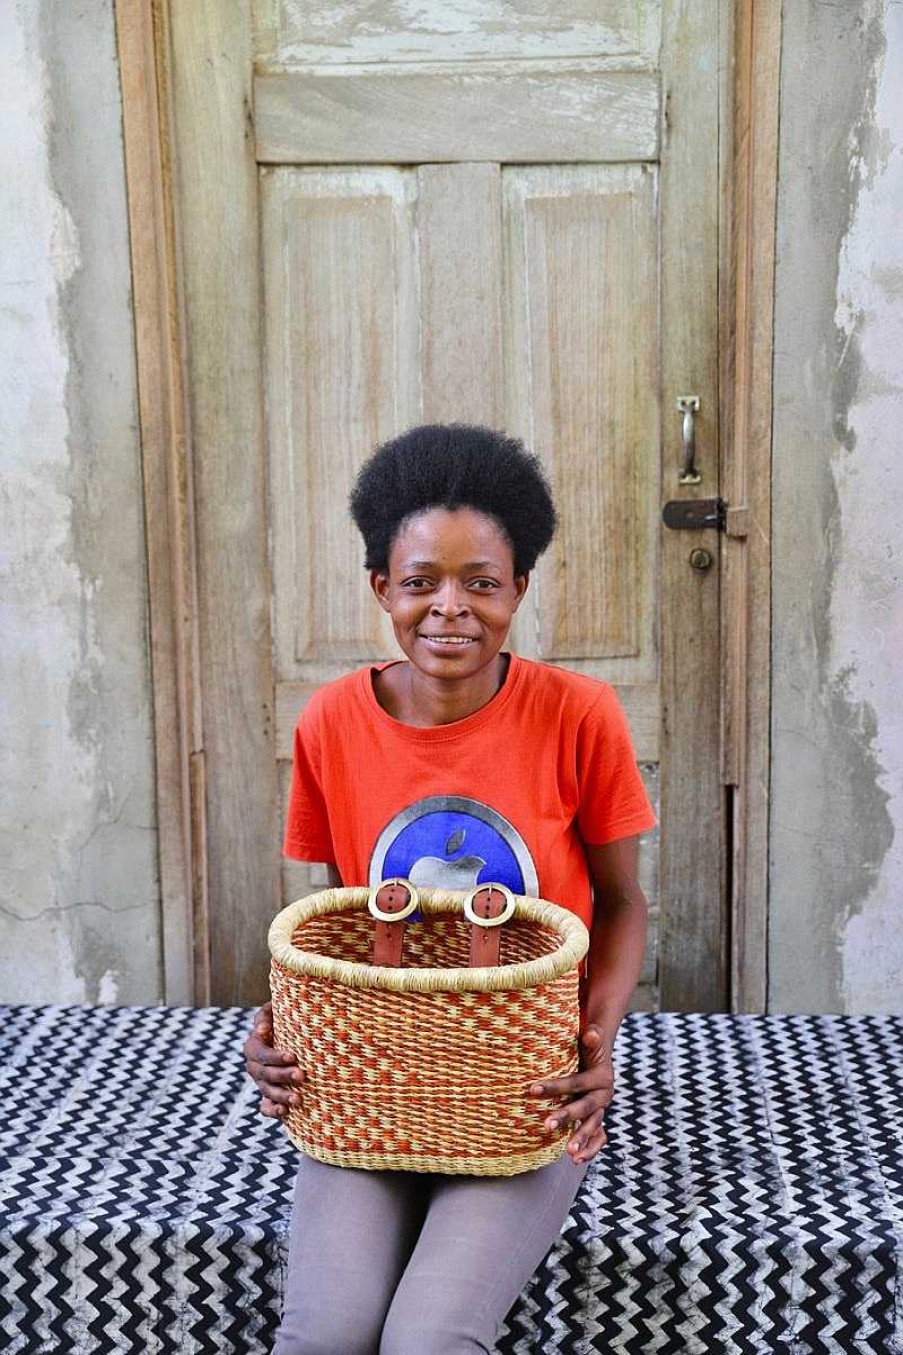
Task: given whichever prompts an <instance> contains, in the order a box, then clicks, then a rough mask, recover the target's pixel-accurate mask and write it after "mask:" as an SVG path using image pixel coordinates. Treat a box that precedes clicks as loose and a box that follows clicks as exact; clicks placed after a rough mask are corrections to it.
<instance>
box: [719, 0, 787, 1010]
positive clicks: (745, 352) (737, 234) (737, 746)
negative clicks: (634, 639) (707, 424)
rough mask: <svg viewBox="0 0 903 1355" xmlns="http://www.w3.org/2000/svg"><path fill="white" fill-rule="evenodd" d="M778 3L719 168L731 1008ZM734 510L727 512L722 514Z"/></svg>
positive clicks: (749, 945)
mask: <svg viewBox="0 0 903 1355" xmlns="http://www.w3.org/2000/svg"><path fill="white" fill-rule="evenodd" d="M780 52H781V4H780V0H735V6H734V33H733V53H734V59H733V68H734V77H733V82H732V106H731V110H730V112H731V116H730V118H729V121H728V126H729V132H730V141H729V145H730V153H729V156H728V158H727V160H726V165H725V183H724V192H725V198H726V207H727V210H726V213H725V221H726V230H725V233H724V241H723V246H724V247H723V252H722V258H723V259H724V262H725V268H724V270H723V272H724V276H725V279H726V286H725V291H724V294H723V295H722V302H721V313H722V323H723V326H724V328H725V334H724V339H725V342H724V344H723V347H724V351H725V352H727V353H728V354H729V363H728V366H727V369H726V371H725V380H724V385H723V391H722V396H723V404H724V417H723V427H724V449H725V450H724V459H723V481H722V483H723V494H724V498H725V499H726V500H727V502H728V504H729V505H730V508H731V509H734V510H736V511H735V517H736V513H738V512H740V510H741V509H742V510H745V512H744V514H743V516H744V528H745V531H744V533H743V534H741V535H731V534H729V535H728V536H727V537H726V538H725V539H724V541H723V543H722V544H723V565H724V572H723V587H722V636H723V645H724V664H723V694H722V778H723V781H724V783H725V785H726V786H728V787H731V788H732V793H731V803H730V805H729V813H730V819H731V822H730V850H731V861H730V880H731V891H730V892H731V899H730V908H731V1006H732V1008H733V1010H735V1011H741V1012H761V1011H764V1010H765V1009H766V1004H767V996H768V991H767V922H768V800H769V796H768V781H769V765H770V749H769V743H770V692H771V671H770V645H771V608H770V596H771V401H772V357H773V339H772V322H773V313H774V253H775V211H776V202H777V165H778V102H779V80H780ZM729 512H730V509H729Z"/></svg>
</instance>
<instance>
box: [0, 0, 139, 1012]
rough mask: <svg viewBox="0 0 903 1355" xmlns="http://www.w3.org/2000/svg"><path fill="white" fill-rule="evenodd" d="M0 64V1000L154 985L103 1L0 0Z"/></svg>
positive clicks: (133, 525) (135, 484) (116, 197)
mask: <svg viewBox="0 0 903 1355" xmlns="http://www.w3.org/2000/svg"><path fill="white" fill-rule="evenodd" d="M0 66H2V72H0V79H2V83H3V89H4V101H3V106H2V110H0V148H2V150H0V153H2V155H3V157H4V164H3V171H2V172H3V180H4V186H5V189H6V201H5V204H4V206H3V207H0V219H2V228H3V232H4V257H3V259H2V260H0V270H3V272H2V273H0V299H2V300H3V301H10V300H11V301H12V302H13V305H12V306H11V307H6V306H4V307H3V308H2V310H0V381H2V382H3V386H2V389H0V415H2V417H3V419H4V422H5V425H6V426H5V427H4V436H3V438H2V439H0V444H2V447H3V452H2V453H0V457H2V459H0V513H2V517H3V523H2V526H0V542H2V545H0V551H2V554H0V573H2V576H3V590H2V592H3V613H2V622H0V624H2V643H0V669H2V671H0V690H2V692H3V697H4V700H6V701H8V702H9V706H8V710H7V711H6V712H5V716H6V718H5V721H4V725H5V730H4V733H5V737H4V749H3V755H2V757H3V761H2V764H0V767H2V775H0V802H2V803H0V810H2V822H3V824H4V826H5V827H8V832H4V838H3V843H2V851H0V1000H6V1001H34V1000H44V1001H64V1002H65V1001H74V1002H81V1001H86V1002H96V1001H102V1000H122V1001H137V1002H142V1001H146V1002H154V1001H157V1000H159V997H160V995H161V988H160V974H159V946H160V940H159V932H160V926H159V902H158V898H157V893H158V887H157V866H156V830H155V826H154V795H153V745H152V729H151V712H150V685H149V663H148V637H147V620H146V609H147V588H146V580H145V577H144V544H143V522H142V512H141V502H142V496H141V480H140V462H139V446H138V438H137V426H136V425H137V402H136V392H135V372H134V336H133V330H132V320H131V311H130V287H129V276H130V275H129V258H128V234H127V226H126V216H125V200H124V180H123V162H122V144H121V125H120V122H121V110H120V106H119V90H118V73H117V63H116V51H115V31H114V17H113V9H112V3H111V0H84V3H81V4H79V5H78V6H68V5H58V4H55V3H51V0H18V3H17V4H15V5H12V6H5V7H2V9H0ZM114 993H115V994H116V997H115V998H113V997H111V995H112V994H114ZM104 995H106V997H105V996H104Z"/></svg>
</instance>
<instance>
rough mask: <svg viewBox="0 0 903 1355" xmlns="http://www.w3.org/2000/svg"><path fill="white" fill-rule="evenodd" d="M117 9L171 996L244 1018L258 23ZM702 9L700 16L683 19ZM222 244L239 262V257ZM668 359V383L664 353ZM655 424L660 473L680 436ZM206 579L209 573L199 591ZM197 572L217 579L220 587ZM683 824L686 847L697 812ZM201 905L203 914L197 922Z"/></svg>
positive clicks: (740, 362) (727, 574)
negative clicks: (220, 359) (214, 359)
mask: <svg viewBox="0 0 903 1355" xmlns="http://www.w3.org/2000/svg"><path fill="white" fill-rule="evenodd" d="M115 8H116V25H117V39H118V46H119V60H120V69H121V82H122V98H123V131H124V143H125V157H126V183H127V196H128V210H129V221H130V230H131V249H132V282H133V298H134V308H135V332H136V348H137V359H138V386H139V409H140V423H141V441H142V458H143V473H144V499H145V521H146V524H147V553H148V570H149V594H150V597H149V614H150V633H151V661H152V680H153V693H154V716H155V719H154V727H155V749H156V769H157V823H158V836H159V854H160V879H161V905H162V923H163V925H162V936H163V970H164V1000H165V1001H166V1002H167V1003H189V1004H190V1003H195V1004H203V1003H206V1002H209V1001H211V1000H212V999H214V1000H216V1001H218V1002H241V1003H247V1002H250V1001H256V1000H257V999H258V998H259V995H260V992H261V991H262V984H263V981H264V978H265V970H264V968H263V964H262V960H261V956H260V951H261V945H260V937H259V935H258V934H257V933H258V932H259V925H258V923H257V920H256V915H255V914H254V913H253V910H251V919H249V918H248V917H247V916H245V915H244V914H243V911H242V908H241V900H242V898H247V897H252V898H258V899H269V900H270V901H271V903H272V911H275V909H276V907H278V906H279V882H278V862H276V861H275V859H274V858H275V853H273V852H272V850H271V849H269V850H268V849H267V847H266V846H262V845H261V844H268V843H269V842H270V840H271V838H272V824H273V823H274V822H275V821H276V815H277V801H278V791H277V784H276V770H275V769H276V758H275V734H274V722H273V710H272V700H273V680H272V668H271V658H270V636H269V623H268V607H269V596H268V588H269V577H268V564H267V558H266V540H265V531H264V527H263V523H264V519H263V516H262V514H261V513H260V512H254V511H248V506H249V505H251V506H252V508H253V506H255V505H262V504H263V502H264V493H265V481H264V422H263V400H262V383H263V374H262V371H261V369H260V353H261V345H260V344H259V343H255V342H254V341H253V339H254V334H255V333H256V332H257V329H258V328H259V319H258V317H259V306H258V298H259V290H260V266H259V264H260V261H259V257H258V249H259V246H258V235H257V223H256V219H254V201H255V193H256V177H257V167H256V163H255V160H254V153H253V97H252V89H251V85H250V79H249V76H250V70H251V62H250V53H251V48H252V43H251V25H252V21H253V20H252V15H251V14H250V13H249V10H248V7H246V8H245V12H244V13H243V14H236V13H235V12H230V13H229V14H228V15H226V14H224V13H223V12H222V11H223V7H222V6H221V5H219V4H218V3H216V0H199V3H198V4H194V5H190V6H171V5H170V3H169V0H116V5H115ZM717 8H718V11H719V13H720V14H723V15H725V16H727V17H728V19H729V23H728V29H727V30H726V31H725V32H724V34H723V41H722V48H721V50H722V61H721V68H720V70H719V73H718V79H719V104H720V116H719V128H718V147H719V180H720V209H719V225H718V237H719V238H718V255H719V278H718V291H719V305H718V312H719V318H718V325H719V345H718V347H719V352H720V353H721V355H722V361H721V363H720V367H719V373H718V382H717V385H718V392H719V404H720V427H721V432H720V444H721V445H720V485H721V493H722V495H723V497H724V498H725V499H726V500H727V501H728V503H729V504H730V505H731V507H732V508H733V509H734V510H735V511H734V512H732V513H731V514H729V530H728V534H726V535H725V536H723V537H722V538H721V539H720V542H719V543H718V546H717V549H719V550H720V552H721V586H720V598H719V603H718V606H719V609H720V637H721V653H720V654H719V655H718V656H717V657H714V658H713V660H712V662H713V663H714V670H713V671H714V673H715V684H714V685H715V690H716V691H717V693H718V696H719V697H720V700H719V705H720V720H721V738H720V746H721V780H722V782H723V784H724V785H725V787H726V788H727V789H726V792H725V796H726V805H725V816H726V822H725V824H724V825H723V829H724V835H725V838H726V842H727V850H726V852H725V854H724V860H723V875H724V880H725V889H726V893H727V899H726V902H725V904H724V905H723V909H724V929H723V930H724V939H723V949H724V952H725V957H724V963H725V971H726V974H725V979H724V981H723V983H722V997H723V988H724V987H725V986H727V987H728V991H729V1004H730V1006H731V1007H732V1009H733V1010H736V1011H764V1010H765V1008H766V1004H767V920H768V852H769V842H768V829H769V819H768V778H769V767H770V755H769V743H770V569H771V560H770V481H771V475H770V464H771V378H772V315H773V293H774V286H773V279H774V238H775V204H776V196H777V128H778V98H779V75H780V30H781V3H780V0H733V3H732V5H731V7H730V10H729V11H728V10H727V8H724V9H722V7H721V6H720V5H718V7H717ZM665 10H666V23H671V24H677V23H681V24H692V22H693V21H694V18H693V16H694V7H693V6H692V5H688V4H687V3H686V0H666V3H665ZM704 10H705V6H698V5H697V6H696V7H695V12H696V14H697V15H698V13H699V12H702V11H704ZM697 21H698V20H697ZM174 26H175V31H174ZM687 50H692V49H691V47H689V46H688V47H687ZM174 51H175V52H176V53H178V56H179V60H178V61H174V60H173V53H174ZM667 80H668V71H667V69H665V68H663V81H664V82H665V98H664V99H663V107H664V110H665V112H664V120H665V130H666V133H667V134H668V135H669V137H671V138H674V137H681V136H683V137H685V138H688V140H687V143H686V144H687V145H689V144H690V143H689V138H692V137H693V135H694V127H693V123H692V115H691V113H690V115H689V116H688V117H685V116H684V113H685V112H687V113H689V110H677V111H678V112H680V114H681V116H680V118H679V119H676V120H675V119H674V113H675V110H674V109H673V108H672V107H671V106H670V101H669V99H668V85H667ZM202 88H203V89H204V90H205V97H204V98H203V99H199V98H198V90H200V89H202ZM185 106H189V107H206V110H207V113H206V115H205V114H203V113H202V114H201V116H200V123H199V125H198V126H196V127H192V128H190V129H186V128H184V127H180V126H177V125H176V122H175V119H174V110H175V109H177V108H179V107H185ZM669 118H670V119H671V120H672V121H673V122H674V125H673V127H668V120H669ZM685 129H686V130H685ZM672 144H673V143H672ZM235 145H242V146H243V147H244V154H243V155H241V156H237V155H235V154H234V150H233V153H231V154H227V153H226V151H227V148H229V147H232V148H234V146H235ZM220 150H222V151H223V153H222V154H220V153H219V152H220ZM212 166H215V169H213V168H211V167H212ZM180 176H181V183H182V185H184V184H185V183H186V182H187V183H190V184H195V183H196V182H197V180H198V179H199V178H201V179H202V180H203V183H204V189H205V197H204V213H205V216H206V217H207V219H208V220H209V219H217V214H219V219H220V220H221V221H222V222H223V230H222V232H221V233H220V236H219V245H220V248H219V251H218V255H217V258H216V259H211V260H210V261H209V267H208V268H206V269H205V270H204V272H203V275H202V278H201V281H200V285H199V284H198V280H197V279H196V278H192V279H191V280H190V281H189V282H188V283H187V284H186V278H185V272H184V268H183V264H182V251H183V249H184V250H185V252H186V253H187V254H188V257H190V258H192V259H196V258H197V257H198V252H199V248H198V239H199V236H198V231H199V230H200V228H201V224H202V223H201V222H200V221H199V219H198V216H199V213H198V210H197V205H196V200H195V202H192V201H188V200H186V196H187V195H186V193H185V191H184V189H183V188H182V189H180V183H179V179H180ZM194 196H195V199H196V195H194ZM665 229H666V230H667V224H666V227H665ZM230 232H231V234H230ZM674 238H675V240H676V239H677V238H679V237H678V235H677V234H676V233H675V236H674ZM230 239H241V240H243V241H245V242H247V241H250V242H252V247H251V248H245V249H244V250H240V251H238V253H237V254H236V255H235V256H232V255H230V254H229V242H230ZM663 243H664V244H665V245H667V243H668V238H667V235H666V237H665V239H664V242H663ZM225 261H228V268H227V270H225V271H224V266H223V265H224V262H225ZM663 267H665V269H667V259H666V258H665V257H664V256H663ZM666 285H667V277H666ZM186 316H187V319H188V321H189V322H190V325H191V331H192V334H193V335H196V334H197V333H198V331H199V327H200V328H201V329H202V330H203V332H204V333H205V334H207V335H215V336H216V339H217V342H218V343H219V344H220V345H221V346H222V347H223V348H224V349H225V351H226V352H227V360H226V362H225V363H218V364H216V365H215V366H214V365H210V362H209V358H210V354H209V352H208V353H205V352H204V351H203V348H204V346H203V344H197V343H195V344H194V346H193V349H192V351H191V352H190V353H189V351H188V349H187V345H186V341H185V336H186V332H187V327H186ZM663 356H664V359H665V365H666V366H665V372H664V373H663V375H664V376H665V378H667V362H668V354H667V353H665V354H664V355H663ZM205 364H206V369H205ZM192 390H194V391H199V390H203V391H204V392H205V398H203V399H199V400H195V401H193V402H192V401H190V400H189V393H190V392H191V391H192ZM663 414H664V418H665V451H664V456H665V458H666V465H667V464H669V460H668V459H669V458H671V457H673V456H674V448H673V432H672V433H671V434H670V435H669V425H668V422H667V411H663ZM669 436H671V438H672V441H671V442H669ZM214 449H215V451H214ZM199 502H200V503H201V504H202V505H203V512H202V513H200V514H199V513H198V511H197V504H198V503H199ZM736 510H740V511H736ZM217 514H219V515H221V518H220V520H221V521H227V522H228V523H229V533H228V540H224V539H223V532H222V531H221V530H217V529H216V517H217ZM199 578H200V579H201V580H207V581H208V587H207V588H206V589H205V590H203V591H202V590H201V589H199V587H198V579H199ZM211 579H218V580H222V581H224V583H225V584H226V586H223V587H219V588H211V587H210V586H209V580H211ZM249 612H250V616H251V620H250V624H249V622H248V615H249ZM233 636H234V637H236V639H235V642H234V643H233V641H232V637H233ZM666 657H667V656H666ZM675 663H679V655H677V656H675ZM675 672H676V667H675V664H671V665H670V666H666V664H665V663H664V662H663V693H662V695H663V702H664V704H665V709H666V711H669V712H670V716H669V717H668V718H666V721H665V731H664V733H665V736H666V738H667V731H668V728H669V725H668V719H669V718H670V720H671V721H672V722H673V721H675V720H676V721H677V722H678V723H679V722H680V721H681V720H682V721H683V722H684V724H683V737H684V738H685V739H687V738H689V737H691V733H690V731H691V727H692V724H693V721H694V720H695V719H696V718H697V715H698V702H699V700H700V699H705V698H704V697H703V698H698V697H697V698H696V700H697V709H694V704H693V700H692V699H691V700H690V701H689V702H687V700H686V693H683V692H681V691H680V690H677V687H676V679H675V678H674V677H673V676H672V677H671V680H670V684H669V685H670V690H669V689H667V688H666V687H665V686H664V684H665V683H666V681H668V675H669V673H670V674H672V675H673V674H674V673H675ZM202 693H203V706H202V699H201V698H202ZM249 750H250V761H251V765H252V766H253V767H254V793H253V795H250V796H248V797H247V800H246V801H243V802H242V804H241V815H240V819H239V818H238V817H237V816H236V814H235V812H234V809H233V812H232V814H231V817H230V813H229V811H228V809H226V810H225V811H223V810H222V806H223V805H224V804H226V803H227V802H228V801H230V800H231V801H232V803H233V805H234V803H235V794H234V786H235V784H236V778H237V777H238V778H241V777H242V775H243V774H244V775H246V774H247V772H246V769H247V765H248V755H249ZM667 756H668V750H667V747H665V748H664V749H663V758H665V759H667ZM681 820H682V825H681V831H682V832H683V833H684V834H686V831H687V829H688V827H692V825H693V813H692V807H691V808H690V809H688V810H684V811H682V814H681ZM721 827H722V825H719V829H720V828H721ZM236 833H239V834H240V837H241V848H240V850H239V852H238V853H237V856H238V858H241V861H240V862H239V864H238V867H237V869H238V872H239V875H240V879H239V880H238V881H236V879H235V878H234V869H235V867H234V863H233V862H232V861H231V860H227V859H226V856H227V853H226V852H225V851H223V850H216V849H214V850H213V851H209V850H208V844H209V842H210V841H211V840H212V841H213V842H214V843H222V842H224V841H226V842H228V841H230V840H231V839H232V837H233V836H234V835H235V834H236ZM719 840H720V832H719ZM255 845H257V846H258V847H259V848H260V849H259V850H257V851H256V852H255ZM249 862H250V863H251V864H250V865H249V864H248V863H249ZM663 868H664V869H665V870H667V872H669V873H670V875H671V876H672V877H674V878H676V877H678V876H679V875H680V874H681V873H684V874H686V873H687V872H688V871H690V870H691V869H692V857H691V853H689V852H688V851H687V850H684V849H683V848H682V847H680V846H677V847H676V848H673V849H672V850H671V855H670V857H669V859H668V861H667V862H665V863H663ZM211 899H214V900H216V901H217V902H216V905H215V906H214V907H213V908H212V909H211V907H210V902H209V901H210V900H211ZM227 899H228V900H230V902H224V900H227ZM672 922H673V923H674V925H673V926H671V927H668V926H665V927H664V928H663V931H662V949H661V951H660V983H661V991H662V994H663V997H664V999H665V1002H666V1004H667V1005H671V1006H684V1007H694V1006H698V1005H707V1006H713V1005H724V1001H723V1000H722V1001H718V1000H716V999H713V997H712V989H711V987H709V988H708V990H707V991H702V990H701V989H700V990H699V991H695V992H694V980H693V972H692V966H690V967H689V969H688V967H687V964H686V954H685V948H684V947H683V946H682V938H681V934H680V932H681V928H680V925H679V922H680V919H679V916H678V917H676V918H672ZM214 928H215V929H216V930H218V931H219V930H221V931H223V932H226V931H228V935H229V938H230V945H231V946H233V947H234V955H235V963H234V965H233V966H231V967H230V970H231V972H229V973H217V974H216V975H214V976H211V961H210V956H211V938H212V929H214Z"/></svg>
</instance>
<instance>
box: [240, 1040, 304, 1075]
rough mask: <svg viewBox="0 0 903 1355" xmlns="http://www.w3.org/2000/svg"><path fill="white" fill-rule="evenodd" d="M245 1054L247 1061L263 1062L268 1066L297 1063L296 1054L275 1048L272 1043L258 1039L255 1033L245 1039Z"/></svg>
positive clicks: (287, 1065)
mask: <svg viewBox="0 0 903 1355" xmlns="http://www.w3.org/2000/svg"><path fill="white" fill-rule="evenodd" d="M244 1054H245V1061H246V1062H247V1063H263V1064H266V1065H267V1066H268V1067H283V1068H284V1067H289V1066H291V1065H292V1064H296V1063H297V1060H296V1058H295V1056H294V1054H289V1053H288V1052H287V1051H286V1050H284V1049H274V1048H273V1046H272V1044H268V1043H267V1042H266V1041H264V1040H258V1039H256V1038H255V1037H254V1036H253V1035H249V1036H248V1038H247V1039H246V1040H245V1045H244Z"/></svg>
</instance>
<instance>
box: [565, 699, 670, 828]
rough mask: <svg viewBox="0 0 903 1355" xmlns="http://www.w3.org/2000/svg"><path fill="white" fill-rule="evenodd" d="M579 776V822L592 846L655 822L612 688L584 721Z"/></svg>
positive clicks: (580, 746) (649, 825) (624, 719)
mask: <svg viewBox="0 0 903 1355" xmlns="http://www.w3.org/2000/svg"><path fill="white" fill-rule="evenodd" d="M577 776H578V781H579V785H580V806H579V809H578V811H577V826H578V828H579V830H580V836H581V838H582V839H583V841H584V842H585V843H586V844H587V846H589V847H601V846H604V845H605V843H606V842H617V840H618V839H619V838H622V837H633V836H634V835H635V834H637V833H644V832H646V831H647V830H648V829H650V828H653V827H654V826H655V814H654V813H653V811H652V806H651V805H650V803H649V797H648V795H647V794H646V788H645V786H644V785H643V779H642V777H641V776H640V771H639V768H638V767H637V762H636V754H635V752H634V750H633V741H632V739H631V737H630V728H629V726H628V724H627V717H626V715H625V714H624V711H623V709H622V708H621V703H620V702H619V701H618V698H617V696H616V695H615V693H614V692H613V691H612V689H611V688H610V687H605V688H603V691H602V695H601V696H600V697H599V700H598V701H597V702H596V703H595V704H594V705H593V706H592V707H591V709H590V710H589V711H588V712H587V714H586V716H585V717H584V719H583V720H582V721H581V724H580V728H579V730H578V733H577Z"/></svg>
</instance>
